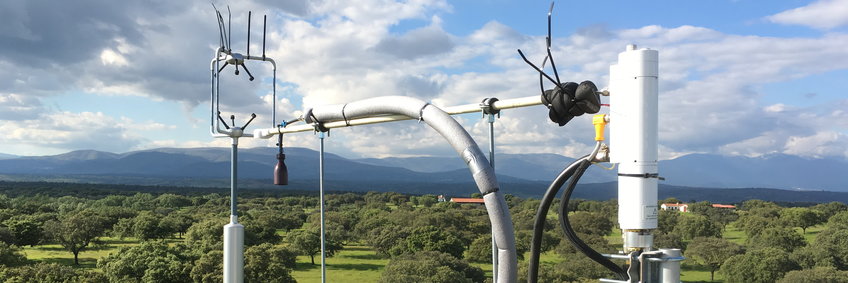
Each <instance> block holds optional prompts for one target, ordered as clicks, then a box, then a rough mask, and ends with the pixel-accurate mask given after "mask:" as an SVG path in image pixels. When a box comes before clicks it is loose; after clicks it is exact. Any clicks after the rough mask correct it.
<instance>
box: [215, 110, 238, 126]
mask: <svg viewBox="0 0 848 283" xmlns="http://www.w3.org/2000/svg"><path fill="white" fill-rule="evenodd" d="M218 120H221V123H222V124H224V128H225V129H227V130H229V129H230V126H228V125H227V121H224V118H221V111H218ZM233 126H235V124H233Z"/></svg>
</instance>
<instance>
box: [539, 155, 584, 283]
mask: <svg viewBox="0 0 848 283" xmlns="http://www.w3.org/2000/svg"><path fill="white" fill-rule="evenodd" d="M586 157H589V155H588V154H587V155H584V156H582V157H580V158H578V159H576V160H574V162H572V163H571V164H569V165H568V166H566V167H565V168H563V169H562V172H560V173H559V175H558V176H557V177H556V179H554V181H553V182H552V183H551V185H550V186H548V190H547V191H545V195H544V196H543V197H542V201H541V202H540V203H539V209H538V210H536V218H535V219H534V223H533V239H532V241H531V243H530V259H529V262H530V265H529V268H528V270H527V282H529V283H536V282H537V281H538V278H539V256H540V254H541V251H542V235H543V234H544V232H545V219H546V218H547V215H548V210H550V208H551V203H552V202H553V200H554V198H555V197H556V194H557V193H558V192H559V189H560V188H562V185H563V184H564V183H565V181H566V180H568V179H569V178H571V176H572V175H573V174H574V171H575V170H577V166H576V165H578V164H579V163H580V161H581V160H583V159H585V158H586Z"/></svg>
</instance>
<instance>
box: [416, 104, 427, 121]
mask: <svg viewBox="0 0 848 283" xmlns="http://www.w3.org/2000/svg"><path fill="white" fill-rule="evenodd" d="M427 106H430V102H425V103H424V106H421V109H419V110H418V123H421V121H424V108H427Z"/></svg>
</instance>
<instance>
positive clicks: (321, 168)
mask: <svg viewBox="0 0 848 283" xmlns="http://www.w3.org/2000/svg"><path fill="white" fill-rule="evenodd" d="M318 140H320V146H319V154H318V155H319V157H318V184H319V201H320V202H321V208H320V209H321V283H326V282H327V264H326V262H325V260H326V259H327V256H326V255H327V254H326V252H325V250H324V248H325V246H324V244H325V241H326V239H325V238H324V236H325V234H324V132H318Z"/></svg>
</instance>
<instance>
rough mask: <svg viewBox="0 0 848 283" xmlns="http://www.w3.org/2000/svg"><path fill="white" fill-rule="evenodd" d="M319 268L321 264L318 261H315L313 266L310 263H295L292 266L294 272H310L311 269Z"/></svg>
mask: <svg viewBox="0 0 848 283" xmlns="http://www.w3.org/2000/svg"><path fill="white" fill-rule="evenodd" d="M319 260H320V259H319ZM320 268H321V263H320V262H318V261H316V262H315V264H312V263H310V262H297V263H295V265H294V270H297V271H309V270H312V269H320Z"/></svg>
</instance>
